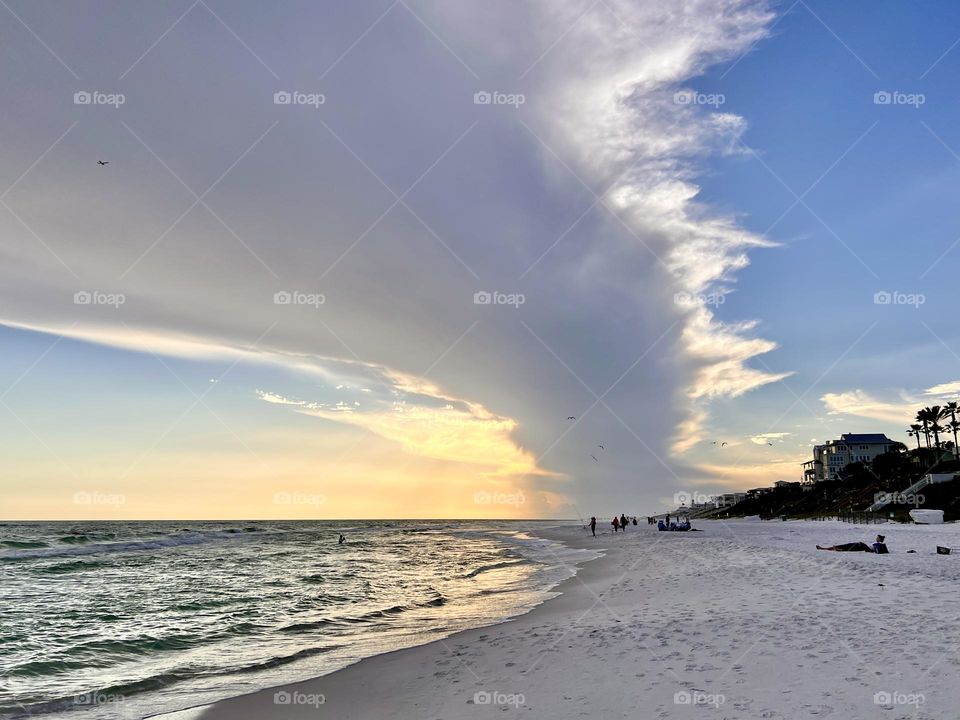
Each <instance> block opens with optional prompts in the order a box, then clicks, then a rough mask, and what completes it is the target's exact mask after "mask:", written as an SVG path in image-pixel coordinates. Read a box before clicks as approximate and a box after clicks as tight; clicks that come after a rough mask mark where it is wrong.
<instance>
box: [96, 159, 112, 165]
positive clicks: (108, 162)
mask: <svg viewBox="0 0 960 720" xmlns="http://www.w3.org/2000/svg"><path fill="white" fill-rule="evenodd" d="M109 164H110V161H109V160H97V165H109Z"/></svg>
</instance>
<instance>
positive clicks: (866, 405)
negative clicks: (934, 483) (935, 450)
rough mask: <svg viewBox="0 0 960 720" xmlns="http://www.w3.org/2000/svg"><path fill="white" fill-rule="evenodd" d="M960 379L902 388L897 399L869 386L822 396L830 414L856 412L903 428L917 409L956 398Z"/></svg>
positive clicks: (853, 413)
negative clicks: (877, 393) (918, 388)
mask: <svg viewBox="0 0 960 720" xmlns="http://www.w3.org/2000/svg"><path fill="white" fill-rule="evenodd" d="M958 390H960V380H954V381H951V382H946V383H941V384H939V385H934V386H933V387H930V388H927V389H926V390H922V391H920V392H913V393H910V392H907V391H900V393H899V397H898V399H897V400H883V399H881V398H878V397H876V396H875V395H873V394H871V393H869V392H867V391H865V390H860V389H857V390H849V391H846V392H841V393H826V394H825V395H823V396H822V397H821V398H820V400H821V401H822V402H823V405H824V407H825V408H826V410H827V414H829V415H854V416H857V417H864V418H871V419H873V420H883V421H885V422H891V423H896V424H897V428H896V429H897V430H898V431H900V430H903V429H905V428H906V427H907V426H908V425H910V424H911V423H912V422H913V418H914V417H915V416H916V414H917V410H919V409H921V408H923V407H925V406H927V405H930V404H935V403H937V402H939V403H940V404H942V403H943V402H945V401H947V400H950V399H952V398H955V397H956V395H957V392H958Z"/></svg>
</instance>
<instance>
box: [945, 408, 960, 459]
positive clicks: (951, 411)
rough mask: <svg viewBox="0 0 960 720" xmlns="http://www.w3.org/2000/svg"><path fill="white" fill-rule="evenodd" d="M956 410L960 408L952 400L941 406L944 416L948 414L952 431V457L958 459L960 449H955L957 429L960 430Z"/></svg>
mask: <svg viewBox="0 0 960 720" xmlns="http://www.w3.org/2000/svg"><path fill="white" fill-rule="evenodd" d="M957 410H960V405H957V403H956V402H954V401H951V402H948V403H947V404H946V405H945V406H944V408H943V412H944V416H946V415H948V414H949V415H950V429H951V430H952V431H953V457H954V459H958V460H960V450H958V449H957V431H958V430H960V423H958V422H957Z"/></svg>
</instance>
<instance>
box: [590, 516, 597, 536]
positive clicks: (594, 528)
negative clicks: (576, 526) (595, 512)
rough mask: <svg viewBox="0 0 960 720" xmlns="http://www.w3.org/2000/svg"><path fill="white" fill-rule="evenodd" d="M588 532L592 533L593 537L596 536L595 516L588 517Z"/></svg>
mask: <svg viewBox="0 0 960 720" xmlns="http://www.w3.org/2000/svg"><path fill="white" fill-rule="evenodd" d="M590 532H591V533H593V536H594V537H596V536H597V518H596V517H592V516H591V518H590Z"/></svg>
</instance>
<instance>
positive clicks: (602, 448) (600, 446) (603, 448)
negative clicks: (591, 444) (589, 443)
mask: <svg viewBox="0 0 960 720" xmlns="http://www.w3.org/2000/svg"><path fill="white" fill-rule="evenodd" d="M597 447H598V448H600V449H601V450H606V448H605V447H604V446H603V445H597Z"/></svg>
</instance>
